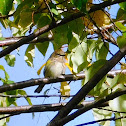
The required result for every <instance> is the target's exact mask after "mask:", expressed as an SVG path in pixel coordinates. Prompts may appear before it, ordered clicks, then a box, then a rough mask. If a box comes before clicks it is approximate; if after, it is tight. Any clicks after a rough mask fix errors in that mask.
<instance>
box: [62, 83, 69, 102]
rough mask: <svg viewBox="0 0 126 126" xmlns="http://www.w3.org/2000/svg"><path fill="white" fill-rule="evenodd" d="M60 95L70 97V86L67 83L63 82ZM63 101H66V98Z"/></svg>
mask: <svg viewBox="0 0 126 126" xmlns="http://www.w3.org/2000/svg"><path fill="white" fill-rule="evenodd" d="M60 93H61V95H65V96H70V86H69V84H68V83H67V82H66V81H65V82H61V87H60ZM62 99H63V100H65V99H66V97H62Z"/></svg>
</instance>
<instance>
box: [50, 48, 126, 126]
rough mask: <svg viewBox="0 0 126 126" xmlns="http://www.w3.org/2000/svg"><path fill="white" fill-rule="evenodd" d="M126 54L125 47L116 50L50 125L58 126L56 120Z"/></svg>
mask: <svg viewBox="0 0 126 126" xmlns="http://www.w3.org/2000/svg"><path fill="white" fill-rule="evenodd" d="M125 55H126V47H124V48H122V49H121V51H118V52H117V53H116V54H115V55H114V56H113V57H112V58H111V59H110V60H109V61H107V62H106V64H105V65H103V67H101V69H99V70H98V72H97V73H96V74H95V75H94V76H93V77H92V78H91V79H90V80H89V81H88V82H87V83H86V84H85V85H84V86H83V87H82V88H81V89H80V90H79V91H78V92H77V94H76V95H75V96H74V97H73V98H72V99H71V100H70V101H69V102H68V104H67V105H66V106H65V107H64V108H62V109H61V110H60V111H59V112H58V114H57V115H56V116H55V117H54V119H53V120H52V121H51V122H50V123H49V125H50V126H58V125H59V124H61V123H59V122H58V121H59V120H60V119H62V118H64V117H66V116H67V115H68V114H69V113H70V112H71V110H72V109H73V108H74V106H76V105H77V104H78V103H79V102H80V101H81V100H82V99H83V98H85V96H86V95H87V94H88V93H89V92H90V91H91V90H92V89H93V88H94V87H95V86H96V85H97V83H98V82H99V81H100V80H101V79H102V78H103V77H104V76H105V75H106V74H107V73H108V72H109V71H110V70H111V69H112V68H113V67H114V66H115V65H116V64H117V63H118V62H119V61H120V60H121V59H122V58H123V57H124V56H125Z"/></svg>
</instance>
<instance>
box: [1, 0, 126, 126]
mask: <svg viewBox="0 0 126 126" xmlns="http://www.w3.org/2000/svg"><path fill="white" fill-rule="evenodd" d="M103 1H106V0H103ZM103 1H100V2H103ZM97 2H98V1H97ZM118 5H119V10H118V11H117V15H116V17H115V19H112V17H111V15H110V14H109V9H111V6H110V8H108V10H107V9H106V10H107V11H108V12H106V11H105V10H103V8H100V9H98V10H97V11H95V12H91V13H90V9H91V7H93V6H95V5H94V3H93V2H92V0H53V1H51V0H46V2H45V1H44V0H2V1H0V15H1V18H0V22H1V24H2V26H3V27H4V28H5V29H7V28H10V30H11V32H12V36H13V37H24V36H26V35H29V34H31V33H32V32H33V33H36V31H37V30H39V29H40V28H42V27H44V26H48V25H51V26H52V24H53V26H55V25H56V24H57V23H59V22H60V21H62V20H64V19H67V18H68V17H70V16H71V15H74V14H80V13H81V14H83V16H81V17H80V18H77V19H74V18H73V19H72V20H71V21H68V22H67V23H63V24H62V25H59V26H58V27H53V28H52V29H50V30H49V31H48V32H46V33H44V34H42V35H41V37H47V38H48V37H49V36H51V37H52V40H51V41H47V40H46V41H44V42H41V41H40V40H39V41H37V43H32V44H29V45H28V47H27V49H26V50H24V52H25V56H24V60H25V62H26V63H27V65H28V66H30V67H34V65H36V64H34V57H37V55H35V51H36V49H38V51H39V52H40V53H41V54H42V55H43V56H45V54H46V52H47V49H48V46H49V42H51V43H52V44H53V47H54V49H59V48H61V47H62V46H63V45H65V44H67V46H68V48H67V52H66V53H67V58H68V63H69V66H70V67H72V70H73V71H72V72H73V73H74V74H75V75H76V73H79V72H83V71H85V79H84V80H82V82H81V83H82V86H83V85H85V83H86V82H88V81H89V80H90V79H91V78H92V76H93V75H95V74H97V71H98V70H99V69H100V68H101V67H102V66H103V65H104V64H105V63H106V62H107V59H108V56H109V57H112V56H113V55H111V56H110V54H113V52H112V51H111V48H110V47H111V44H114V45H113V48H115V47H117V48H118V49H122V48H123V47H125V46H126V42H125V40H126V26H125V23H126V2H122V3H120V4H118ZM84 15H85V16H84ZM71 17H72V16H71ZM110 25H112V27H109V26H110ZM118 32H119V33H118ZM112 33H116V34H117V35H118V36H117V41H116V37H115V36H112V35H113V34H112ZM1 34H2V33H1ZM3 38H4V36H2V35H1V38H0V40H1V41H2V40H4V39H3ZM112 38H114V39H112ZM5 39H6V38H5ZM3 49H4V48H1V50H3ZM5 60H6V62H7V64H8V65H9V66H11V67H14V66H15V62H16V57H15V55H14V54H8V55H6V56H5ZM118 68H120V69H122V71H123V69H126V67H125V63H120V65H119V66H118ZM1 71H2V72H3V74H4V77H2V75H0V81H1V82H2V83H3V85H5V84H11V83H13V82H14V81H11V80H9V75H8V73H7V71H6V70H5V68H4V65H2V64H0V72H1ZM39 74H40V71H39ZM125 83H126V75H125V74H122V73H120V74H118V75H116V76H115V77H114V78H109V77H107V75H106V76H105V77H104V78H103V79H102V80H101V81H100V82H99V83H98V84H97V86H96V87H95V88H94V89H92V90H91V92H90V93H89V94H88V95H91V96H92V97H94V99H95V100H97V99H100V98H103V97H105V96H107V95H109V94H111V93H112V92H116V91H118V90H121V89H126V87H125V86H124V85H125ZM64 87H65V89H64ZM60 90H63V91H62V92H63V93H62V95H68V96H69V94H70V90H72V89H70V87H69V84H68V83H67V82H66V83H62V84H61V89H60ZM66 90H67V91H66ZM65 91H66V92H65ZM66 93H67V94H66ZM4 94H6V95H18V94H20V95H26V94H27V93H26V92H25V91H24V90H19V89H17V90H14V91H7V92H5V93H4ZM64 99H65V98H64ZM16 100H17V99H16V98H0V107H6V106H10V105H12V104H13V105H15V106H17V103H16ZM26 100H27V101H28V103H29V104H30V105H31V104H32V103H31V100H30V98H27V99H26ZM125 100H126V98H125V95H123V96H120V97H118V98H116V99H114V100H111V101H109V106H108V107H105V109H111V111H107V110H99V109H98V108H97V109H96V108H95V109H93V114H94V118H95V119H96V120H98V119H103V118H108V117H111V116H112V114H115V117H120V116H122V115H123V114H122V113H118V112H115V113H114V112H113V111H121V112H126V108H125ZM115 103H116V104H115ZM7 121H9V119H7V120H4V121H3V120H2V122H0V124H1V125H3V126H4V125H6V122H7ZM124 122H125V119H119V120H116V121H115V124H116V125H123V123H124ZM100 125H104V126H108V125H110V124H109V123H108V122H103V123H100Z"/></svg>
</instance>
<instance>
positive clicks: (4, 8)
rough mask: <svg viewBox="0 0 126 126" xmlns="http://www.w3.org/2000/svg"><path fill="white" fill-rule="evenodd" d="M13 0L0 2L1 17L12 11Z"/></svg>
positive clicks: (1, 0)
mask: <svg viewBox="0 0 126 126" xmlns="http://www.w3.org/2000/svg"><path fill="white" fill-rule="evenodd" d="M12 5H13V0H0V13H1V14H2V15H8V13H9V12H10V10H11V9H12Z"/></svg>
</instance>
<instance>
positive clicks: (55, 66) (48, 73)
mask: <svg viewBox="0 0 126 126" xmlns="http://www.w3.org/2000/svg"><path fill="white" fill-rule="evenodd" d="M40 69H41V68H40ZM65 70H66V65H65V52H64V51H63V50H62V49H58V50H55V51H54V52H53V53H52V54H51V56H50V57H49V59H48V60H47V62H46V64H45V68H44V76H45V77H52V78H57V77H58V76H60V75H63V74H65ZM43 87H44V85H39V86H38V87H37V89H36V90H35V92H37V93H40V92H41V90H42V89H43Z"/></svg>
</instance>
